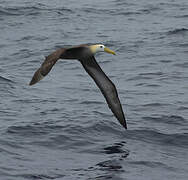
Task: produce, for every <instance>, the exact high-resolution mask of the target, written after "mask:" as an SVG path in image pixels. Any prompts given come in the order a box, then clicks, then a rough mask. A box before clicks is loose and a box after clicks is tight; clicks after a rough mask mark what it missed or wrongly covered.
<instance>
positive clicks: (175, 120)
mask: <svg viewBox="0 0 188 180" xmlns="http://www.w3.org/2000/svg"><path fill="white" fill-rule="evenodd" d="M143 119H144V120H147V121H154V122H157V123H159V122H162V123H167V124H174V125H185V124H187V121H186V119H184V118H183V117H182V116H176V115H172V116H164V115H163V116H161V117H143Z"/></svg>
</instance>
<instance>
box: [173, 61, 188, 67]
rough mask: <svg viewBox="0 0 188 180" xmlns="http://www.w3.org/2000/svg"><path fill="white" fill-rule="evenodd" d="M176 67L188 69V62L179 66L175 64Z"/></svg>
mask: <svg viewBox="0 0 188 180" xmlns="http://www.w3.org/2000/svg"><path fill="white" fill-rule="evenodd" d="M174 66H177V67H181V68H188V62H184V63H177V64H174Z"/></svg>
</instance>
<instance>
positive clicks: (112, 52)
mask: <svg viewBox="0 0 188 180" xmlns="http://www.w3.org/2000/svg"><path fill="white" fill-rule="evenodd" d="M104 51H105V52H107V53H110V54H113V55H116V53H115V52H114V51H112V50H111V49H109V48H107V47H105V48H104Z"/></svg>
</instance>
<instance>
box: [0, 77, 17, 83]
mask: <svg viewBox="0 0 188 180" xmlns="http://www.w3.org/2000/svg"><path fill="white" fill-rule="evenodd" d="M1 82H2V83H3V82H9V83H14V81H12V80H10V79H8V78H4V77H2V76H0V83H1Z"/></svg>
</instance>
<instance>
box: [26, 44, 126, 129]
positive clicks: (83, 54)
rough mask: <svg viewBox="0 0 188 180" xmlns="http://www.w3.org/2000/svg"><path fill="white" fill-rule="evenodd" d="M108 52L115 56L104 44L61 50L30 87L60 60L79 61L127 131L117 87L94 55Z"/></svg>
mask: <svg viewBox="0 0 188 180" xmlns="http://www.w3.org/2000/svg"><path fill="white" fill-rule="evenodd" d="M100 51H101V52H102V51H105V52H108V53H111V54H115V52H114V51H112V50H110V49H108V48H106V47H105V46H104V45H102V44H95V45H79V46H73V47H70V48H61V49H58V50H56V51H55V52H53V53H52V54H50V55H49V56H47V57H46V59H45V61H44V62H43V63H42V65H41V66H40V68H39V69H38V70H37V71H36V72H35V74H34V76H33V78H32V80H31V82H30V85H33V84H35V83H37V82H38V81H40V80H41V79H43V78H44V77H45V76H46V75H47V74H48V73H49V72H50V70H51V69H52V67H53V66H54V64H55V63H56V62H57V61H58V60H59V59H77V60H79V61H80V62H81V64H82V65H83V67H84V69H85V70H86V72H87V73H88V74H89V75H90V76H91V77H92V78H93V80H94V81H95V83H96V84H97V86H98V87H99V89H100V90H101V92H102V94H103V95H104V97H105V99H106V101H107V103H108V106H109V108H110V109H111V110H112V112H113V113H114V115H115V116H116V118H117V119H118V121H119V122H120V123H121V125H122V126H123V127H124V128H126V129H127V124H126V121H125V117H124V113H123V109H122V106H121V103H120V100H119V98H118V93H117V90H116V87H115V85H114V84H113V83H112V81H111V80H110V79H109V78H108V77H107V76H106V74H105V73H104V72H103V71H102V69H101V68H100V66H99V65H98V63H97V62H96V60H95V57H94V55H95V54H96V53H97V52H100Z"/></svg>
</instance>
